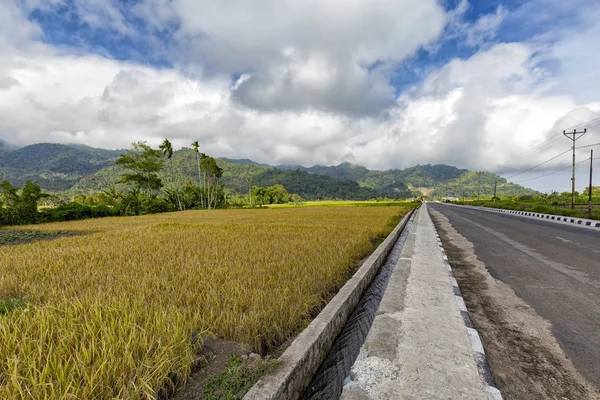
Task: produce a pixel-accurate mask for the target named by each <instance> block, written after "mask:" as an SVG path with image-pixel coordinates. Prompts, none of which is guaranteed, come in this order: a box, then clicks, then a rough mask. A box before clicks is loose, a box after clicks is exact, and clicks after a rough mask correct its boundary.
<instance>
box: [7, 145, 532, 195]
mask: <svg viewBox="0 0 600 400" xmlns="http://www.w3.org/2000/svg"><path fill="white" fill-rule="evenodd" d="M121 153H122V150H104V149H96V148H92V147H87V146H79V145H62V144H53V143H40V144H35V145H31V146H26V147H23V148H21V149H16V150H15V149H12V148H9V147H7V146H5V145H4V143H2V142H0V179H8V180H9V181H10V182H11V183H12V184H13V185H17V186H22V185H23V183H24V182H25V181H27V180H31V181H33V182H35V183H38V184H39V185H40V186H42V187H43V188H44V189H46V190H48V191H55V192H56V191H67V192H69V193H93V192H97V191H100V190H105V189H107V188H108V187H109V186H110V185H112V184H117V182H118V181H119V179H120V176H121V174H122V172H123V171H122V169H121V167H119V166H116V165H114V162H115V160H116V159H117V158H118V156H119V155H120V154H121ZM217 163H218V164H219V166H220V167H221V168H223V176H222V178H221V183H223V185H224V186H225V189H226V190H227V191H228V192H229V193H231V194H243V193H247V192H248V187H249V185H250V186H251V185H256V186H270V185H274V184H282V185H283V186H284V187H285V188H286V189H287V190H288V192H290V193H298V194H300V195H301V196H302V197H303V198H305V199H357V200H358V199H368V198H375V197H388V198H406V197H411V196H419V195H421V194H425V195H427V196H431V197H438V196H452V197H463V196H467V197H471V196H472V195H473V193H477V185H478V180H477V174H476V173H474V172H471V171H468V170H465V169H458V168H456V167H452V166H448V165H441V164H438V165H430V164H427V165H417V166H415V167H411V168H406V169H403V170H400V169H390V170H387V171H378V170H370V169H368V168H365V167H363V166H361V165H356V164H351V163H342V164H339V165H336V166H322V165H317V166H313V167H310V168H307V167H302V166H298V165H280V166H278V167H272V166H269V165H266V164H260V163H257V162H254V161H252V160H248V159H240V160H236V159H229V158H221V159H217ZM161 179H162V180H163V182H164V183H165V185H166V186H167V187H173V186H178V187H181V186H183V185H184V184H185V183H186V182H187V181H192V182H197V180H198V167H197V161H196V154H195V153H194V152H193V151H192V150H191V149H189V148H183V149H180V150H177V151H175V152H174V154H173V157H172V159H171V160H170V161H169V162H166V163H165V168H164V170H163V172H162V173H161ZM494 181H497V184H498V192H497V193H498V195H499V196H501V197H503V196H509V195H525V194H532V193H535V192H534V191H532V190H530V189H526V188H524V187H522V186H519V185H515V184H509V183H507V182H506V180H505V179H504V178H502V177H500V176H497V175H495V174H491V173H486V174H484V175H483V176H482V177H481V196H483V197H489V196H491V195H492V194H493V185H494ZM117 186H118V185H117Z"/></svg>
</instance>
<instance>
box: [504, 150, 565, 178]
mask: <svg viewBox="0 0 600 400" xmlns="http://www.w3.org/2000/svg"><path fill="white" fill-rule="evenodd" d="M569 151H571V149H567V150H565V151H563V152H562V153H560V154H558V155H556V156H554V157H552V158H551V159H549V160H546V161H544V162H542V163H539V164H538V165H536V166H535V167H531V168H529V169H526V170H525V171H521V172H519V173H518V174H514V175H511V176H509V177H507V178H506V179H507V180H508V179H511V178H514V177H515V176H519V175H521V174H524V173H525V172H529V171H531V170H532V169H536V168H537V167H541V166H542V165H544V164H547V163H549V162H550V161H552V160H555V159H557V158H558V157H560V156H562V155H563V154H567V153H568V152H569Z"/></svg>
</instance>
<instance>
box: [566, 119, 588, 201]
mask: <svg viewBox="0 0 600 400" xmlns="http://www.w3.org/2000/svg"><path fill="white" fill-rule="evenodd" d="M586 132H587V129H584V130H583V132H581V131H580V132H577V129H573V132H571V133H567V132H566V131H563V135H565V136H566V137H567V138H569V139H571V140H572V141H573V173H572V177H571V209H573V210H574V209H575V141H576V140H577V139H579V138H580V137H581V136H583V135H585V133H586ZM569 135H573V138H570V137H569ZM577 135H580V136H577Z"/></svg>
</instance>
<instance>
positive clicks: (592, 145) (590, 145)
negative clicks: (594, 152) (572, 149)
mask: <svg viewBox="0 0 600 400" xmlns="http://www.w3.org/2000/svg"><path fill="white" fill-rule="evenodd" d="M598 145H600V143H595V144H588V145H587V146H579V147H577V149H585V148H586V147H594V146H598ZM577 149H576V150H577Z"/></svg>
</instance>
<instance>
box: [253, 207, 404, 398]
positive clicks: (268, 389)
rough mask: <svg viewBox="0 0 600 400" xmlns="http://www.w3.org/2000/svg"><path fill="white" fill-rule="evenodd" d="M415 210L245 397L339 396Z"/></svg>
mask: <svg viewBox="0 0 600 400" xmlns="http://www.w3.org/2000/svg"><path fill="white" fill-rule="evenodd" d="M414 215H415V210H413V211H411V212H410V213H408V214H407V215H406V216H405V217H404V218H403V219H402V221H401V222H400V223H399V224H398V225H397V226H396V228H394V230H393V231H392V233H390V234H389V235H388V237H387V238H386V239H385V240H384V241H383V243H382V244H381V245H379V247H378V248H377V249H376V250H375V251H374V252H373V254H371V256H370V257H369V258H368V259H367V260H366V261H365V263H364V264H363V265H362V267H361V268H359V270H358V271H357V272H356V273H355V274H354V276H353V277H352V278H350V279H349V280H348V282H346V284H345V285H344V286H343V287H342V288H341V289H340V291H339V292H338V294H337V295H336V296H335V297H334V298H333V299H332V300H331V301H330V302H329V303H328V304H327V306H325V308H324V309H323V311H321V313H320V314H319V315H318V316H317V317H316V318H315V319H314V320H313V321H312V322H311V324H310V325H309V326H308V327H307V328H306V329H305V330H304V331H302V332H301V333H300V335H298V337H297V338H296V339H295V340H294V342H292V344H291V345H290V347H288V349H287V350H286V351H285V352H284V353H283V354H282V355H281V357H279V367H278V369H277V371H275V372H274V373H273V374H269V375H266V376H264V377H262V378H261V379H260V380H259V381H258V382H257V383H256V385H254V386H253V387H252V389H250V391H249V392H248V393H247V394H246V396H245V397H244V399H245V400H259V399H260V400H263V399H272V400H275V399H277V400H282V399H290V400H296V399H300V398H302V399H317V398H327V399H335V398H339V396H340V394H341V392H342V387H343V384H344V380H345V378H346V377H347V376H348V374H349V371H350V368H351V367H352V364H353V363H354V361H355V360H356V357H357V356H358V353H359V351H360V347H361V346H362V344H363V342H364V339H365V337H366V335H367V333H368V332H369V328H370V327H371V323H372V321H373V318H374V317H375V312H376V311H377V307H378V306H379V302H380V301H381V298H382V296H383V293H384V292H385V289H386V287H387V282H388V280H389V277H390V275H391V273H392V271H393V269H394V266H395V264H396V262H397V261H398V257H400V253H401V251H402V247H403V246H404V242H405V240H406V236H407V234H408V231H409V229H408V228H410V225H409V224H411V223H412V219H413V218H414Z"/></svg>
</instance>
